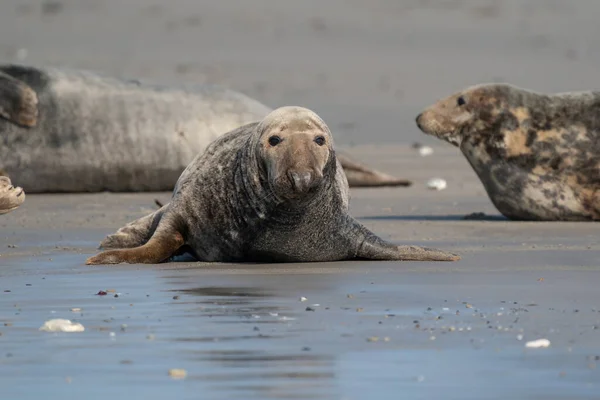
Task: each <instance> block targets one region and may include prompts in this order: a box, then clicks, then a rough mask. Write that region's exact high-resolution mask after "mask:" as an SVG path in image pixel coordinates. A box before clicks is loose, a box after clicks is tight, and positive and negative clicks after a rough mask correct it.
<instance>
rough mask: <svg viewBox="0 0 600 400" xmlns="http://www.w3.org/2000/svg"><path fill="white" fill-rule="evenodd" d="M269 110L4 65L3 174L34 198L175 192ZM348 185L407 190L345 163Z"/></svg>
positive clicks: (237, 96)
mask: <svg viewBox="0 0 600 400" xmlns="http://www.w3.org/2000/svg"><path fill="white" fill-rule="evenodd" d="M270 111H271V109H270V108H269V107H267V106H265V105H264V104H261V103H260V102H258V101H256V100H254V99H251V98H249V97H247V96H245V95H243V94H242V93H239V92H235V91H233V90H228V89H226V88H222V87H218V86H208V85H199V86H193V85H183V86H172V87H165V86H160V85H154V84H150V83H141V82H139V81H136V80H120V79H115V78H111V77H106V76H102V75H100V74H97V73H93V72H90V71H79V70H68V69H57V68H43V69H42V68H34V67H27V66H20V65H0V138H1V139H0V169H3V170H4V171H6V173H7V175H8V176H10V177H11V178H12V179H13V180H15V181H16V182H19V184H20V185H21V186H23V188H24V189H25V190H26V191H27V192H28V193H42V192H98V191H105V190H106V191H112V192H129V191H132V192H139V191H162V190H172V189H173V183H174V182H176V180H177V177H178V176H179V175H180V174H181V172H182V171H183V170H184V169H185V167H186V166H187V165H188V164H189V163H190V162H191V161H192V160H193V159H194V157H195V155H196V154H197V153H199V152H201V151H203V150H204V149H205V148H206V147H207V146H208V145H209V144H210V143H211V142H212V141H213V140H214V139H216V138H217V137H219V136H220V135H222V134H224V133H226V132H229V131H231V130H233V129H235V128H237V127H240V126H242V125H245V124H247V123H250V122H254V121H260V120H261V119H263V118H264V116H265V115H267V114H268V113H269V112H270ZM340 161H341V163H342V166H343V167H344V168H345V169H346V172H347V174H348V180H349V182H350V185H351V186H357V187H358V186H409V185H410V184H411V182H410V181H407V180H405V179H398V178H395V177H393V176H390V175H388V174H385V173H382V172H379V171H376V170H374V169H372V168H369V167H367V166H364V165H361V164H359V163H357V162H355V161H352V160H351V159H349V158H348V157H342V158H341V159H340Z"/></svg>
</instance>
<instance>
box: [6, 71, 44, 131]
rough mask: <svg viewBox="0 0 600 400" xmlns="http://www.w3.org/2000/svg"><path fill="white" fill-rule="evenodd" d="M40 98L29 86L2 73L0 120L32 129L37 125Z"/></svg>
mask: <svg viewBox="0 0 600 400" xmlns="http://www.w3.org/2000/svg"><path fill="white" fill-rule="evenodd" d="M37 104H38V98H37V94H36V93H35V91H34V90H33V89H32V88H31V87H29V85H27V84H25V83H23V82H21V81H20V80H18V79H16V78H13V77H12V76H10V75H8V74H6V73H4V72H2V71H0V118H4V119H6V120H8V121H10V122H12V123H13V124H16V125H19V126H23V127H27V128H32V127H34V126H36V124H37V118H38V107H37Z"/></svg>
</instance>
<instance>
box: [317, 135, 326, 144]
mask: <svg viewBox="0 0 600 400" xmlns="http://www.w3.org/2000/svg"><path fill="white" fill-rule="evenodd" d="M315 143H316V144H318V145H319V146H323V145H324V144H325V138H324V137H323V136H317V137H316V138H315Z"/></svg>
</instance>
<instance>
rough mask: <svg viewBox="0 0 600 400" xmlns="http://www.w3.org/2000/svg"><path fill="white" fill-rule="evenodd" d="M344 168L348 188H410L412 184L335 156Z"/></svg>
mask: <svg viewBox="0 0 600 400" xmlns="http://www.w3.org/2000/svg"><path fill="white" fill-rule="evenodd" d="M336 157H337V159H338V160H339V162H340V163H341V164H342V167H343V168H344V172H345V173H346V179H348V185H349V186H350V187H378V186H410V185H412V182H411V181H409V180H406V179H400V178H396V177H394V176H391V175H388V174H385V173H383V172H380V171H377V170H375V169H372V168H369V167H367V166H366V165H362V164H359V163H357V162H356V161H353V160H351V159H350V158H348V157H347V156H345V155H343V154H339V153H337V155H336Z"/></svg>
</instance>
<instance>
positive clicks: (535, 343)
mask: <svg viewBox="0 0 600 400" xmlns="http://www.w3.org/2000/svg"><path fill="white" fill-rule="evenodd" d="M548 346H550V341H549V340H548V339H538V340H532V341H530V342H527V343H525V347H529V348H530V349H539V348H540V347H548Z"/></svg>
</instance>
